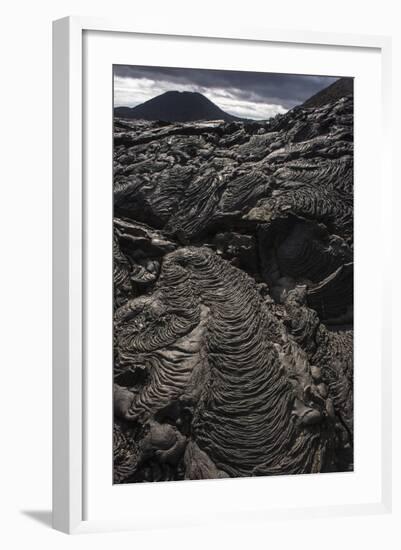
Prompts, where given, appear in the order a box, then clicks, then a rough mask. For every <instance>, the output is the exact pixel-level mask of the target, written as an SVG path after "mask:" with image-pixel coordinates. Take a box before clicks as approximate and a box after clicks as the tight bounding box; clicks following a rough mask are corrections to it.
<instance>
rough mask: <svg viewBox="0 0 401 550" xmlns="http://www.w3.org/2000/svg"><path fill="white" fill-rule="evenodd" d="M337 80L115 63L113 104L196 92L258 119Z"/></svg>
mask: <svg viewBox="0 0 401 550" xmlns="http://www.w3.org/2000/svg"><path fill="white" fill-rule="evenodd" d="M336 78H337V77H333V76H309V75H293V74H291V75H289V74H276V73H256V72H244V71H218V70H209V69H181V68H170V67H142V66H131V65H114V104H115V106H121V105H125V106H130V107H133V106H135V105H138V104H140V103H143V102H144V101H147V100H148V99H151V98H152V97H155V96H157V95H159V94H161V93H164V92H166V91H168V90H179V91H196V92H200V93H202V94H204V95H205V96H206V97H208V98H209V99H210V100H211V101H213V102H214V103H216V104H217V105H218V106H219V107H220V108H221V109H223V110H225V111H227V112H228V113H231V114H233V115H237V116H241V117H246V118H255V119H262V118H269V117H270V116H274V115H275V114H277V113H283V112H286V111H287V110H288V109H290V108H292V107H294V106H295V105H299V104H300V103H302V102H303V101H305V100H306V99H308V98H309V97H311V96H312V95H313V94H315V93H316V92H318V91H319V90H321V89H323V88H325V87H326V86H328V85H329V84H331V83H332V82H334V81H335V80H336Z"/></svg>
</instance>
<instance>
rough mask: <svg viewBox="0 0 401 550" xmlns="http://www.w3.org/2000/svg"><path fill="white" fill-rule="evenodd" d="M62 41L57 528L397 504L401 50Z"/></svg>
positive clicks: (58, 77)
mask: <svg viewBox="0 0 401 550" xmlns="http://www.w3.org/2000/svg"><path fill="white" fill-rule="evenodd" d="M53 54H54V55H53V98H54V100H53V101H54V102H53V120H54V153H53V159H54V164H53V182H54V188H53V190H54V203H53V212H54V218H53V220H54V221H53V231H54V247H53V278H54V296H53V299H54V321H53V334H54V336H53V344H54V346H53V347H54V357H53V359H54V362H53V379H54V387H53V403H54V408H53V426H54V429H53V438H54V441H53V454H54V460H53V487H54V490H53V518H54V521H53V523H54V527H55V528H56V529H59V530H62V531H65V532H68V533H73V532H88V531H98V530H113V529H143V528H157V527H165V526H173V525H183V526H188V525H194V524H203V523H205V524H206V523H210V522H216V521H217V522H219V521H220V522H221V521H236V522H238V521H249V522H252V521H265V520H267V519H269V518H273V517H286V518H292V517H302V516H304V517H309V516H313V515H323V514H325V515H351V514H366V513H385V512H386V511H389V510H390V507H391V462H390V431H389V426H390V424H391V400H390V390H391V384H390V377H391V357H390V356H389V349H390V346H389V345H388V338H389V337H390V336H389V332H390V331H389V328H388V326H387V322H388V321H387V319H388V312H387V310H386V307H388V304H389V301H390V297H389V295H388V292H387V291H386V280H385V273H386V265H388V264H386V262H388V250H387V248H386V245H385V244H383V243H385V242H386V238H385V235H386V233H387V232H388V231H389V228H388V227H387V224H388V221H387V219H386V211H385V204H386V202H388V197H389V196H390V194H391V186H390V177H389V171H390V166H389V159H388V156H387V155H388V128H389V123H390V114H389V113H390V104H389V87H390V72H389V63H390V41H389V39H387V38H385V37H367V36H363V37H362V36H343V35H341V36H340V35H338V36H336V35H328V34H316V33H309V32H308V33H299V32H290V31H271V30H266V31H260V30H259V31H256V30H244V29H240V30H238V29H237V30H235V29H233V30H225V31H224V32H223V31H218V32H216V31H215V30H214V29H213V28H210V29H196V28H192V29H179V28H163V29H159V28H155V29H150V28H149V29H148V28H141V25H140V24H136V25H132V26H131V25H130V24H128V23H127V22H110V21H99V20H94V19H89V18H75V17H73V18H65V19H62V20H59V21H56V22H55V23H54V42H53ZM383 266H384V268H383Z"/></svg>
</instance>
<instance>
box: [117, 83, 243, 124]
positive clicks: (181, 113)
mask: <svg viewBox="0 0 401 550" xmlns="http://www.w3.org/2000/svg"><path fill="white" fill-rule="evenodd" d="M114 114H115V115H116V116H118V117H121V118H131V119H143V120H162V121H165V122H193V121H196V120H225V121H226V122H232V121H235V120H241V119H240V118H238V117H235V116H233V115H230V114H228V113H226V112H225V111H223V110H222V109H220V107H218V106H217V105H216V104H215V103H213V101H210V99H208V98H207V97H205V96H204V95H202V94H200V93H199V92H186V91H183V92H180V91H178V90H170V91H168V92H164V93H163V94H161V95H158V96H156V97H153V98H152V99H149V100H148V101H145V102H144V103H142V104H141V105H137V106H136V107H116V108H115V109H114Z"/></svg>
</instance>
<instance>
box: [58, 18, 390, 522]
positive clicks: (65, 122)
mask: <svg viewBox="0 0 401 550" xmlns="http://www.w3.org/2000/svg"><path fill="white" fill-rule="evenodd" d="M88 32H91V33H102V34H103V35H104V34H105V33H109V34H110V38H111V34H112V33H118V36H123V35H124V36H134V35H135V36H146V37H148V38H151V37H155V39H156V38H157V37H160V36H172V37H180V39H182V40H188V41H191V40H193V39H196V40H205V41H207V40H209V41H213V40H216V39H217V40H220V41H221V40H223V41H224V40H227V41H243V42H244V43H245V42H246V43H259V44H264V43H277V44H289V45H292V46H296V47H298V46H299V47H301V46H305V47H306V46H307V47H311V48H312V47H314V46H327V47H338V48H341V49H344V51H345V52H347V51H349V52H351V51H357V50H361V49H364V50H367V51H368V50H369V51H373V50H374V51H375V52H376V54H377V55H378V56H379V57H380V67H381V76H380V78H381V83H380V86H381V100H380V101H381V117H380V121H379V124H380V129H381V133H380V136H378V137H377V139H379V140H380V141H381V151H382V155H381V166H380V170H379V171H380V185H381V188H382V192H383V193H387V194H391V186H390V183H389V182H390V181H391V178H390V176H389V174H390V161H389V158H388V154H389V153H388V151H389V149H390V147H389V143H388V140H389V137H388V136H389V125H390V94H389V90H390V85H391V82H390V61H391V58H390V56H391V42H390V39H389V38H387V37H376V36H358V35H342V34H339V35H337V34H331V33H330V34H327V33H313V32H299V31H297V32H295V31H281V30H267V29H266V30H264V29H260V28H259V29H249V30H247V29H228V28H226V29H225V30H224V31H223V30H221V29H220V30H216V29H213V28H212V27H211V28H208V29H197V28H196V27H194V28H191V29H188V28H185V29H183V28H172V27H170V26H169V27H168V28H167V27H166V28H144V27H142V26H141V24H140V23H133V24H131V23H130V22H126V21H106V20H98V19H93V18H86V17H85V18H83V17H68V18H64V19H61V20H58V21H55V22H54V28H53V526H54V528H55V529H58V530H61V531H64V532H66V533H80V532H88V531H99V530H116V529H137V528H143V527H144V526H146V527H150V526H152V524H153V518H152V517H150V515H149V514H146V512H144V514H142V516H141V520H140V521H138V518H137V517H136V516H135V513H133V514H132V517H121V518H119V517H110V518H109V517H104V515H102V516H99V517H98V518H96V519H92V518H89V519H88V518H87V517H85V515H86V514H85V508H86V506H87V496H86V495H85V486H86V483H87V480H86V478H87V476H88V466H87V464H86V463H85V457H84V455H85V452H86V447H87V445H88V442H87V435H88V434H87V431H88V430H90V428H91V423H90V422H88V421H87V417H86V412H87V411H86V409H87V403H86V402H85V399H86V397H85V396H86V393H85V392H86V389H87V388H85V385H86V380H87V374H86V368H87V361H86V358H87V355H86V347H87V331H86V326H87V325H86V324H85V315H86V312H85V306H84V303H85V294H86V292H87V281H86V279H85V269H86V267H87V262H88V249H87V248H86V246H87V243H88V242H90V241H87V240H86V238H85V234H86V231H87V230H88V225H87V224H88V220H87V219H86V218H85V208H84V202H85V201H84V197H85V196H86V195H85V194H86V191H85V182H84V180H85V170H84V164H85V155H86V154H87V150H86V148H85V147H84V144H85V143H84V142H85V140H84V138H83V132H84V119H85V112H84V110H85V101H84V80H85V74H84V70H83V59H84V55H85V41H84V34H85V33H88ZM114 36H116V34H114ZM111 39H112V38H111ZM133 64H134V63H133ZM329 74H330V73H329ZM109 140H110V143H111V135H110V136H109ZM379 217H380V218H381V229H380V231H382V232H383V231H386V230H388V227H387V229H386V223H388V222H387V220H386V216H385V215H384V209H382V210H381V211H380V214H379ZM361 219H362V218H359V221H358V218H357V219H356V223H360V220H361ZM383 255H384V258H383V262H384V264H383V265H385V266H386V265H388V261H389V260H388V256H389V251H386V250H383ZM386 262H387V264H386ZM385 272H386V269H384V270H383V274H382V275H381V284H382V285H383V288H384V287H385V285H386V280H385ZM389 303H390V297H389V296H388V294H387V295H386V298H384V297H381V298H380V307H381V311H382V313H383V312H384V311H386V314H385V315H383V324H382V327H381V332H380V347H381V358H380V363H379V364H377V365H376V368H377V369H379V370H380V372H379V373H378V376H379V379H380V386H381V387H380V430H379V431H380V441H376V442H375V443H376V444H377V445H379V448H380V465H379V466H378V468H379V467H380V491H379V492H380V497H379V498H376V499H372V500H371V501H370V500H369V499H368V501H367V500H366V499H365V500H364V501H363V502H351V503H350V502H344V503H342V504H341V503H340V504H339V503H338V502H335V503H333V504H332V505H330V504H327V503H326V504H325V505H323V506H319V505H317V506H314V507H313V506H311V505H307V506H305V507H303V506H300V505H296V506H295V507H289V508H286V507H280V508H278V509H277V510H275V509H269V511H267V512H266V510H265V509H264V508H263V507H262V506H260V507H259V508H258V505H255V511H256V513H255V514H254V518H251V517H250V516H251V514H249V517H247V518H245V519H255V520H257V521H265V520H266V519H269V518H272V517H278V516H280V517H282V516H285V517H288V518H290V517H310V516H312V515H322V514H324V515H347V514H365V513H385V512H388V511H389V510H390V509H391V459H390V455H391V441H390V433H391V400H390V395H391V357H390V352H389V350H390V349H391V346H390V345H389V338H390V331H389V328H388V326H386V322H388V321H386V319H388V318H389V311H388V309H389ZM372 360H373V359H372ZM110 391H111V390H110ZM379 431H378V433H379ZM110 453H111V449H110ZM91 472H93V470H91ZM91 475H95V474H93V473H92V474H91ZM258 479H260V478H258ZM109 481H110V483H111V477H110V480H108V482H109ZM238 482H239V483H243V481H242V480H233V481H224V483H227V484H228V485H227V488H228V487H229V484H230V483H231V484H232V483H238ZM197 483H202V482H197ZM206 483H209V482H206ZM274 483H276V484H277V480H274ZM304 483H307V481H305V482H304ZM158 485H160V484H158ZM164 485H168V491H169V492H170V493H173V492H176V491H178V490H180V491H181V489H177V484H164ZM185 485H186V486H187V487H188V484H185ZM189 485H190V484H189ZM149 487H150V486H149V485H147V487H146V486H145V487H141V489H140V490H141V494H143V491H144V490H145V491H146V490H151V491H155V490H156V489H153V488H152V489H149ZM243 487H245V485H243ZM147 488H148V489H147ZM128 489H129V490H130V491H139V489H138V488H137V487H135V486H130V487H128ZM158 490H159V489H158ZM166 490H167V489H161V491H163V492H164V495H162V494H161V493H160V495H161V496H160V498H161V499H163V498H166ZM207 490H208V491H209V492H211V491H212V485H209V486H208V488H207ZM222 490H225V489H222ZM227 490H229V489H227ZM185 491H186V493H185V494H187V493H188V491H191V488H190V489H185ZM200 491H201V490H200ZM246 491H250V493H247V494H252V491H255V492H256V491H257V487H256V485H255V484H253V485H249V488H247V489H246ZM154 494H155V493H154V492H153V493H152V495H153V498H154ZM157 498H159V496H157ZM238 511H239V512H241V510H238ZM241 513H242V512H241ZM245 515H246V514H245ZM206 516H207V514H205V521H209V520H210V517H206ZM216 519H217V520H218V521H219V520H220V519H224V520H228V521H230V520H234V519H236V515H235V504H233V508H232V510H231V511H229V512H228V513H227V514H226V517H225V518H216ZM194 521H195V522H196V523H198V522H202V518H199V514H198V516H197V517H196V518H194V517H191V515H190V514H189V515H188V516H183V517H182V518H181V519H180V518H178V520H177V521H176V522H175V524H179V525H181V524H182V525H186V526H187V525H191V524H192V523H193V522H194ZM170 524H171V522H170V520H169V518H167V519H165V520H164V523H163V525H170Z"/></svg>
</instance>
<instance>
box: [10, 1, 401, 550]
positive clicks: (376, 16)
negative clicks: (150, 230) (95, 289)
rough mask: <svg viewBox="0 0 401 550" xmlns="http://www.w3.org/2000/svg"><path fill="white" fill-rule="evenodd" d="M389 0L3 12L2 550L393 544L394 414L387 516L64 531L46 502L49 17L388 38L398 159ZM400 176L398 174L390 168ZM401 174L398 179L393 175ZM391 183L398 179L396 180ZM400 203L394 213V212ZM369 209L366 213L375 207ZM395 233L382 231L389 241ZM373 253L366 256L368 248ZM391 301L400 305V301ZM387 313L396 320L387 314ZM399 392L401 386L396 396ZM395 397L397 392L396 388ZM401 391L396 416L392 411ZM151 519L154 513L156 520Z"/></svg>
mask: <svg viewBox="0 0 401 550" xmlns="http://www.w3.org/2000/svg"><path fill="white" fill-rule="evenodd" d="M397 4H398V5H399V2H397V1H396V0H394V1H391V0H381V1H380V2H367V1H362V0H353V1H351V0H336V1H335V2H323V1H322V0H301V1H299V0H281V1H275V2H271V1H270V0H264V1H258V0H246V1H245V0H242V1H241V2H237V1H234V0H231V1H230V0H221V1H220V2H217V1H216V0H198V1H193V2H189V1H185V0H181V1H179V0H167V1H163V0H152V1H150V2H145V1H142V2H135V0H112V1H108V2H106V1H104V0H57V1H51V0H36V1H34V2H30V1H28V0H14V1H13V2H11V1H9V2H7V3H4V4H3V6H2V17H1V32H0V40H1V48H0V52H1V54H0V55H1V68H2V72H1V77H2V78H1V85H0V94H1V101H0V112H1V116H0V129H1V149H0V150H1V159H2V160H1V164H0V166H1V168H0V169H1V180H0V182H1V202H0V204H1V215H0V224H1V233H0V235H1V237H2V246H1V254H2V264H1V270H0V277H1V284H0V292H1V295H0V311H1V314H2V315H1V330H0V335H1V336H0V342H1V345H0V351H1V398H0V407H1V416H0V418H1V432H0V434H1V450H0V466H1V467H0V476H1V484H0V506H1V508H0V514H1V515H0V545H1V546H2V547H3V548H5V549H7V550H8V549H14V548H24V547H26V546H28V545H29V546H32V545H34V546H35V547H37V548H41V549H47V548H60V549H63V548H72V547H74V548H86V547H87V545H94V546H96V548H98V549H99V550H100V549H103V548H109V547H110V546H116V545H122V546H125V547H127V546H128V547H130V548H133V547H139V546H140V547H142V548H146V549H153V548H162V547H163V548H164V549H166V550H168V549H170V548H174V549H180V548H191V550H192V549H197V548H202V549H204V548H210V549H215V548H219V547H220V548H222V547H224V548H230V547H231V548H247V549H250V550H251V549H252V550H253V549H254V548H255V549H256V548H268V547H271V548H278V547H279V548H283V549H285V548H293V547H295V546H296V547H297V548H299V549H303V548H314V547H321V548H324V549H325V550H330V549H334V548H335V549H337V550H338V549H341V548H352V547H353V545H358V546H359V547H361V548H364V549H370V548H372V549H373V548H383V549H386V550H392V549H393V548H399V547H400V544H401V534H400V531H401V529H400V520H401V499H400V496H401V493H400V485H401V484H400V475H399V473H398V472H399V468H398V465H399V463H400V457H401V453H400V441H399V439H400V437H399V434H400V429H399V427H400V425H399V422H398V421H397V423H396V422H394V427H393V429H394V451H395V453H394V465H395V478H394V482H395V483H394V493H395V495H394V496H395V502H394V513H393V514H392V515H391V516H380V517H378V516H375V517H373V516H372V517H358V518H344V519H336V520H334V519H330V520H326V519H319V520H313V521H312V520H311V521H302V522H301V521H292V522H290V523H286V522H270V523H268V524H265V525H264V526H261V527H258V528H256V527H255V528H250V527H249V526H241V525H236V526H233V527H232V528H230V529H228V528H227V527H225V528H224V529H223V528H221V529H215V528H214V529H211V530H205V529H203V530H194V531H188V530H173V529H171V530H168V531H164V532H163V531H157V530H156V531H152V532H146V533H120V534H102V535H85V536H84V535H82V536H78V537H67V536H66V535H63V534H61V533H57V532H55V531H52V530H51V529H50V528H49V526H48V524H49V523H50V508H51V484H50V483H51V440H50V437H51V360H50V358H51V317H50V311H51V307H50V297H51V278H50V273H51V210H50V208H51V21H52V20H53V19H57V18H60V17H63V16H65V15H94V16H100V17H103V16H106V17H107V16H118V17H125V18H131V19H132V21H133V22H134V21H135V19H141V20H143V21H149V25H150V26H151V22H152V21H154V20H155V19H157V20H158V21H164V22H165V25H166V32H168V28H169V26H168V24H169V21H172V22H174V21H176V20H177V19H180V22H181V23H182V22H185V20H188V21H191V20H192V19H193V18H196V21H197V23H198V24H199V25H201V23H204V24H205V29H206V34H207V29H208V22H210V21H211V20H213V21H214V24H215V25H217V24H218V22H221V25H222V27H223V26H225V25H227V26H231V25H232V26H233V27H238V26H240V25H241V24H244V25H245V26H248V27H249V26H252V25H257V26H258V27H261V26H265V27H266V28H287V29H307V30H317V31H332V32H350V33H368V34H388V35H393V41H394V42H393V47H394V59H393V66H394V85H393V97H394V100H393V104H394V106H393V110H394V116H393V123H394V142H393V147H394V160H395V162H394V165H395V166H397V165H398V162H397V160H398V155H399V150H400V140H399V136H398V135H396V134H398V132H396V131H395V127H399V126H400V123H401V116H400V113H401V109H400V98H401V79H400V67H401V32H400V31H401V17H400V15H399V14H398V12H397ZM396 172H398V174H399V170H397V171H396ZM398 180H399V176H398ZM394 181H395V179H394ZM399 187H400V182H399V181H398V182H396V181H395V195H394V198H393V201H392V204H390V203H389V215H391V212H392V210H393V212H394V214H395V215H394V221H395V226H394V235H395V236H396V238H395V239H394V257H395V259H394V266H393V280H394V300H396V302H397V303H396V304H395V305H394V310H395V311H397V310H398V309H399V307H400V305H401V304H400V291H399V286H398V281H399V280H400V262H399V259H400V258H399V253H398V251H399V249H400V244H399V239H400V236H401V232H400V222H399V218H400V216H399V214H398V212H397V210H398V208H397V205H398V204H399V202H400V198H401V197H400V192H399ZM396 209H397V210H396ZM372 215H373V216H374V213H373V214H372ZM390 238H391V236H390V235H389V239H390ZM372 261H374V255H372ZM397 306H398V307H397ZM393 317H394V321H396V319H395V317H396V315H395V314H394V316H393ZM400 328H401V327H400V324H399V323H397V325H394V341H395V344H394V360H393V365H394V386H395V387H397V388H400V387H401V377H400V375H399V372H397V370H398V371H399V369H400V359H401V354H400V352H399V351H398V349H397V345H396V344H397V341H398V339H399V336H398V334H399V331H400ZM398 392H399V389H398V391H397V394H398ZM398 395H399V394H398ZM399 401H400V399H399V398H398V402H396V403H395V404H394V418H398V419H399V417H400V410H401V407H400V405H399ZM155 523H156V518H155Z"/></svg>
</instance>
